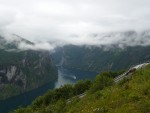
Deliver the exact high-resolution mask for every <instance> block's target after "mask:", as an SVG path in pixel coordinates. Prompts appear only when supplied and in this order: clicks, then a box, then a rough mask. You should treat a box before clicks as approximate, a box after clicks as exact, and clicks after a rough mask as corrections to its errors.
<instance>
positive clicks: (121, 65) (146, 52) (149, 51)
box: [52, 31, 150, 72]
mask: <svg viewBox="0 0 150 113" xmlns="http://www.w3.org/2000/svg"><path fill="white" fill-rule="evenodd" d="M92 36H93V37H98V35H92ZM103 37H104V38H105V37H107V38H113V39H115V38H117V37H118V38H119V37H122V38H119V39H120V40H118V41H115V42H114V43H111V44H104V45H102V44H100V45H96V46H92V45H89V46H88V45H83V46H77V45H66V46H63V47H59V48H56V50H55V53H53V54H52V56H53V59H54V61H55V63H56V64H57V65H63V66H64V67H67V68H77V69H81V70H91V71H98V72H101V71H105V70H120V69H127V68H129V67H130V66H133V65H136V64H139V63H143V62H146V61H149V60H150V46H149V42H150V33H149V32H146V31H145V32H142V33H140V34H138V33H136V32H134V31H128V32H120V33H109V34H105V35H104V36H103Z"/></svg>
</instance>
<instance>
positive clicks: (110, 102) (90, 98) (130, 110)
mask: <svg viewBox="0 0 150 113" xmlns="http://www.w3.org/2000/svg"><path fill="white" fill-rule="evenodd" d="M119 74H120V72H115V73H114V72H105V73H102V74H101V75H97V77H96V78H95V80H94V81H92V82H91V81H88V80H86V81H79V82H78V83H77V84H75V85H74V86H72V85H65V86H63V87H61V88H59V89H55V90H50V91H48V92H47V93H46V94H45V95H44V96H41V97H38V98H37V99H36V100H35V101H33V103H32V105H30V106H28V107H26V108H19V109H17V110H15V111H14V113H150V65H148V66H147V67H146V68H144V69H141V70H138V71H137V72H135V73H134V74H133V76H132V77H130V78H128V79H124V80H122V81H120V83H118V84H115V83H114V82H113V78H114V77H115V76H118V75H119ZM85 91H86V95H85V96H84V97H82V98H79V96H76V95H78V94H81V93H83V92H85ZM72 97H73V98H72ZM70 98H71V99H70ZM68 99H70V101H68Z"/></svg>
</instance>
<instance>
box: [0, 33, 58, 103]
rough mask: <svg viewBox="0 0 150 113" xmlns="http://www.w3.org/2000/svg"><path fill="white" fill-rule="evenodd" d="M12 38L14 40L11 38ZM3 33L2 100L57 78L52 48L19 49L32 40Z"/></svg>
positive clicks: (0, 63)
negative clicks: (50, 51)
mask: <svg viewBox="0 0 150 113" xmlns="http://www.w3.org/2000/svg"><path fill="white" fill-rule="evenodd" d="M12 37H13V39H12ZM8 39H9V38H8V37H7V38H5V37H2V36H0V91H1V92H0V100H2V99H6V98H8V97H12V96H16V95H19V94H21V93H24V92H28V91H31V90H33V89H36V88H38V87H40V86H42V85H44V84H46V83H49V82H53V81H55V80H56V79H57V68H56V66H55V64H54V63H53V61H52V60H51V56H50V54H49V51H47V50H42V49H39V48H38V49H33V48H26V47H24V48H20V44H22V43H24V44H26V45H29V46H30V47H35V44H34V43H33V42H30V41H28V40H26V39H23V38H21V37H19V36H17V35H11V40H8Z"/></svg>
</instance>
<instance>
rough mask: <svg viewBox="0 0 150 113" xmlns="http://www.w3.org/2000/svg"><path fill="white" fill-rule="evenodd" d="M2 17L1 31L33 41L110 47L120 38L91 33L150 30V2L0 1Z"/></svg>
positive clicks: (107, 0)
mask: <svg viewBox="0 0 150 113" xmlns="http://www.w3.org/2000/svg"><path fill="white" fill-rule="evenodd" d="M0 17H1V19H0V31H3V32H10V33H15V34H18V35H21V36H22V37H25V38H27V39H29V40H31V41H46V40H48V41H58V42H57V43H60V41H62V43H75V44H90V45H91V44H107V43H112V42H113V43H115V42H118V41H119V40H120V37H115V38H113V37H112V38H110V37H107V38H105V39H101V38H100V39H101V41H99V39H97V38H95V39H93V37H90V34H100V33H103V32H113V31H126V30H136V31H143V30H147V29H150V26H149V25H150V1H149V0H124V1H123V0H11V1H10V0H0ZM74 36H77V37H74ZM57 45H58V44H57Z"/></svg>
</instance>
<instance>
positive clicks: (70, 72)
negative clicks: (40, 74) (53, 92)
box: [0, 67, 97, 113]
mask: <svg viewBox="0 0 150 113" xmlns="http://www.w3.org/2000/svg"><path fill="white" fill-rule="evenodd" d="M96 74H97V73H96V72H89V71H81V70H77V69H67V68H63V67H58V80H57V81H54V82H51V83H48V84H46V85H44V86H42V87H40V88H38V89H35V90H32V91H29V92H26V93H23V94H20V95H18V96H15V97H11V98H9V99H6V100H1V101H0V113H8V112H9V111H12V110H14V109H16V108H18V107H19V106H23V107H24V106H27V105H30V104H31V103H32V101H33V100H34V99H35V98H37V97H38V96H40V95H43V94H44V93H45V92H46V91H47V90H49V89H54V88H58V87H60V86H62V85H64V84H74V83H76V82H77V81H78V80H83V79H90V80H92V79H94V78H95V76H96Z"/></svg>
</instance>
